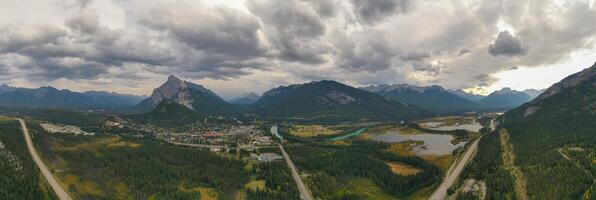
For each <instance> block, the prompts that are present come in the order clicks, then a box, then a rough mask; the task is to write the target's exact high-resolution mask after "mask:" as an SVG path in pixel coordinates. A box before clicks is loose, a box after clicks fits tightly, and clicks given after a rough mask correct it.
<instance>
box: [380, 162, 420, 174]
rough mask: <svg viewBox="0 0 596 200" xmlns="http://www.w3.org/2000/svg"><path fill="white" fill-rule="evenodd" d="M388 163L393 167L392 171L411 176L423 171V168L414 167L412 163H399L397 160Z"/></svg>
mask: <svg viewBox="0 0 596 200" xmlns="http://www.w3.org/2000/svg"><path fill="white" fill-rule="evenodd" d="M387 165H389V168H391V171H392V172H393V173H396V174H399V175H402V176H410V175H415V174H418V173H420V172H422V170H420V169H418V168H415V167H412V166H410V165H406V164H403V163H397V162H389V163H387Z"/></svg>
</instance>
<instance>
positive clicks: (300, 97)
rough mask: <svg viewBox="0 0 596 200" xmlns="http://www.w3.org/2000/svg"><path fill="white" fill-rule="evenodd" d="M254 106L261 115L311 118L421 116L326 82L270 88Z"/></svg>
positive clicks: (411, 109)
mask: <svg viewBox="0 0 596 200" xmlns="http://www.w3.org/2000/svg"><path fill="white" fill-rule="evenodd" d="M255 107H256V109H257V112H258V113H260V114H261V115H266V116H277V117H308V118H310V119H329V118H336V119H398V118H408V117H411V116H413V115H416V114H419V113H421V109H419V108H417V107H413V106H406V105H404V104H401V103H399V102H397V101H392V100H388V99H386V98H384V97H382V96H380V95H377V94H374V93H371V92H368V91H364V90H360V89H356V88H353V87H350V86H347V85H344V84H341V83H338V82H335V81H328V80H324V81H313V82H310V83H306V84H297V85H290V86H281V87H278V88H275V89H271V90H269V91H267V92H265V93H264V94H263V97H261V99H259V100H258V101H257V102H255Z"/></svg>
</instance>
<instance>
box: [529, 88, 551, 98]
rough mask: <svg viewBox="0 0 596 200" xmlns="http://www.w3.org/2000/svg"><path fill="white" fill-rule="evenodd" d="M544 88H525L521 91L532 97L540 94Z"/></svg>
mask: <svg viewBox="0 0 596 200" xmlns="http://www.w3.org/2000/svg"><path fill="white" fill-rule="evenodd" d="M545 90H546V89H541V90H537V89H525V90H524V91H523V92H524V93H526V94H528V95H530V97H532V99H534V98H536V97H538V95H540V94H542V93H543V92H544V91H545Z"/></svg>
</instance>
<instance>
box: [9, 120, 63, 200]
mask: <svg viewBox="0 0 596 200" xmlns="http://www.w3.org/2000/svg"><path fill="white" fill-rule="evenodd" d="M17 120H19V122H20V123H21V128H22V129H23V136H25V142H26V143H27V148H28V149H29V153H31V156H32V157H33V160H34V161H35V164H37V167H39V170H40V171H41V173H42V174H43V176H44V177H45V178H46V180H47V181H48V183H49V184H50V186H52V189H53V190H54V192H55V193H56V195H57V196H58V198H60V200H71V198H70V196H68V194H67V193H66V191H65V190H64V188H62V186H61V185H60V184H58V181H56V179H55V178H54V176H53V175H52V172H50V170H49V169H48V167H47V166H46V165H45V164H44V163H43V161H42V160H41V158H40V157H39V155H38V154H37V151H36V150H35V147H33V142H32V141H31V135H29V129H27V125H26V124H25V121H23V120H22V119H17Z"/></svg>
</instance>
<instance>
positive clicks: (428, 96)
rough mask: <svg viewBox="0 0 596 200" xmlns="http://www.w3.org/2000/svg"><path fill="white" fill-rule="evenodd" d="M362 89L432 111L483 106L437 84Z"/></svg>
mask: <svg viewBox="0 0 596 200" xmlns="http://www.w3.org/2000/svg"><path fill="white" fill-rule="evenodd" d="M362 89H364V90H367V91H370V92H374V93H376V94H379V95H381V96H384V97H387V98H390V99H394V100H397V101H399V102H402V103H407V104H412V105H416V106H419V107H421V108H424V109H426V110H429V111H432V112H439V113H440V112H462V111H472V110H476V109H480V108H481V106H480V105H479V104H477V103H476V102H473V101H470V100H467V99H465V98H463V97H460V96H458V95H455V94H453V93H451V92H449V91H447V90H445V89H443V88H442V87H440V86H436V85H433V86H426V87H422V86H412V85H407V84H394V85H373V86H368V87H364V88H362Z"/></svg>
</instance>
